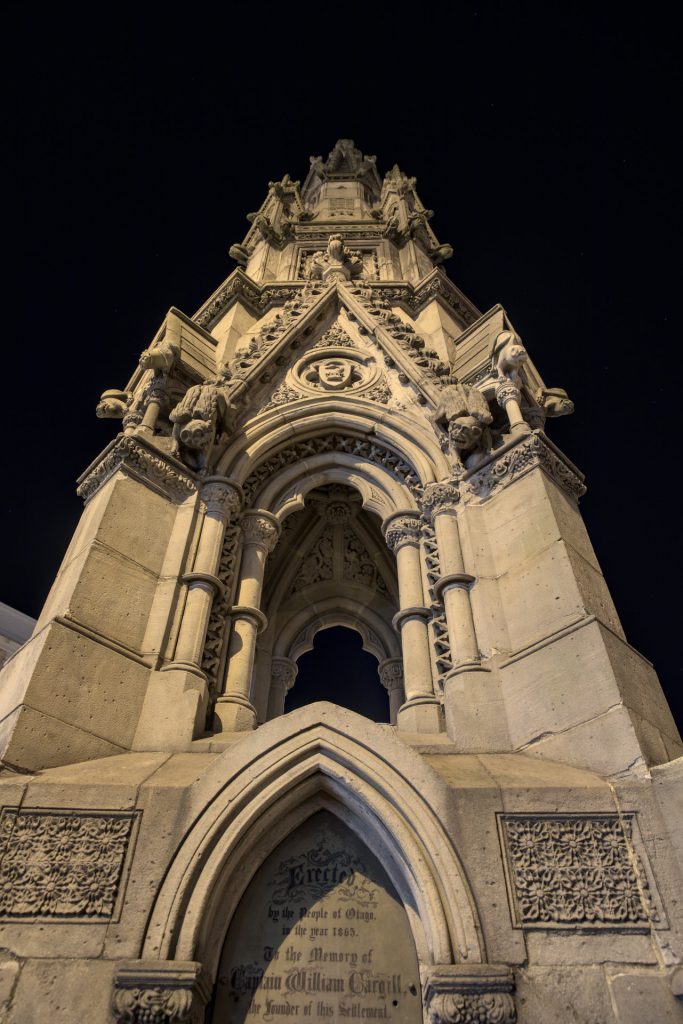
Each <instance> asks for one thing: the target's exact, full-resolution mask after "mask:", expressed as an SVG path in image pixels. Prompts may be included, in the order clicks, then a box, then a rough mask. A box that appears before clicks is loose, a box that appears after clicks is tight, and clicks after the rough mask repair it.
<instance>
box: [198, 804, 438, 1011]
mask: <svg viewBox="0 0 683 1024" xmlns="http://www.w3.org/2000/svg"><path fill="white" fill-rule="evenodd" d="M408 909H409V910H410V912H411V913H414V912H415V907H414V906H412V905H411V906H409V908H408ZM387 934H390V935H391V936H392V942H391V943H390V944H387V943H386V942H384V941H382V939H383V936H386V935H387ZM361 1006H363V1007H365V1011H364V1013H363V1016H371V1017H377V1018H380V1019H383V1020H391V1021H401V1022H406V1024H408V1022H411V1024H412V1022H414V1024H418V1022H419V1021H420V1020H421V1017H422V1006H421V999H420V974H419V965H418V957H417V950H416V946H415V942H414V939H413V935H412V930H411V926H410V922H409V918H408V913H407V910H406V907H405V906H404V904H403V902H402V899H401V897H400V896H399V894H398V892H397V891H396V888H395V887H394V885H393V883H392V882H391V879H390V878H389V875H388V874H387V872H386V870H385V868H384V866H383V865H382V863H381V862H380V860H379V859H378V857H377V856H376V855H375V854H374V853H373V852H372V851H371V850H370V848H369V847H368V846H367V845H366V843H365V842H364V841H363V839H361V838H360V837H359V836H358V835H357V834H356V833H355V832H353V831H352V830H351V829H350V828H349V826H348V825H347V824H346V823H345V822H344V821H343V820H342V819H341V818H339V817H338V816H337V815H335V814H332V813H330V811H329V810H327V809H319V810H317V811H315V812H314V813H313V814H312V815H311V816H310V817H308V818H307V819H306V820H305V821H303V822H302V823H300V824H299V825H298V826H297V827H296V828H295V829H293V830H292V831H291V832H290V833H289V835H287V836H286V837H285V838H284V839H283V840H282V841H281V843H280V844H279V845H278V846H277V847H276V848H275V849H274V850H273V851H272V852H271V853H270V855H269V856H268V857H267V858H266V859H265V860H264V861H263V862H262V864H261V865H260V867H259V869H258V870H257V872H256V873H255V874H254V876H253V878H252V879H251V881H250V883H249V885H248V886H247V888H246V890H245V892H244V894H243V896H242V898H241V900H240V903H239V905H238V906H237V909H236V911H235V913H234V915H233V918H232V920H231V923H230V926H229V928H228V931H227V935H226V938H225V942H224V944H223V950H222V953H221V958H220V964H219V967H218V971H217V977H216V986H215V990H214V999H213V1006H212V1008H211V1011H212V1012H210V1013H209V1020H210V1021H211V1022H212V1024H223V1022H225V1021H228V1020H229V1021H231V1022H234V1024H243V1022H246V1021H248V1020H253V1019H254V1018H255V1017H256V1016H258V1017H263V1018H264V1019H266V1020H267V1019H269V1018H274V1017H280V1016H287V1017H294V1018H295V1019H297V1020H298V1019H301V1018H302V1016H303V1015H305V1014H307V1015H310V1016H311V1017H312V1019H314V1020H324V1019H326V1018H329V1019H332V1020H337V1019H339V1018H340V1017H353V1016H360V1013H359V1009H360V1007H361ZM304 1007H307V1009H304ZM368 1008H372V1012H370V1010H369V1009H368Z"/></svg>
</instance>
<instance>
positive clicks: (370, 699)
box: [285, 626, 390, 723]
mask: <svg viewBox="0 0 683 1024" xmlns="http://www.w3.org/2000/svg"><path fill="white" fill-rule="evenodd" d="M297 664H298V669H299V670H298V673H297V676H296V682H295V684H294V686H293V687H292V689H291V690H290V691H289V692H288V694H287V696H286V698H285V714H287V713H288V712H289V711H295V710H296V709H297V708H301V707H305V705H306V704H312V703H313V702H314V701H319V700H326V701H330V703H332V704H338V705H339V706H340V707H344V708H348V710H349V711H356V712H357V713H358V714H359V715H363V716H364V717H365V718H369V719H371V720H372V721H373V722H387V723H388V722H389V720H390V719H389V697H388V694H387V691H386V690H385V689H384V687H383V686H382V684H381V682H380V678H379V671H378V669H379V664H378V661H377V658H376V657H374V656H373V655H372V654H370V653H368V652H367V651H366V650H365V649H364V644H363V638H362V636H361V634H360V633H359V632H357V631H356V630H354V629H349V628H347V627H345V626H332V627H329V628H327V629H324V630H320V631H319V632H317V633H316V635H315V637H314V639H313V649H312V650H310V651H307V652H306V653H305V654H302V655H301V656H300V657H299V658H298V662H297Z"/></svg>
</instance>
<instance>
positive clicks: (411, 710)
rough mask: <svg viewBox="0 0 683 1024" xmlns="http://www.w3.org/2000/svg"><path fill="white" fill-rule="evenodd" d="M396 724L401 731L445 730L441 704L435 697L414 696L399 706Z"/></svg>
mask: <svg viewBox="0 0 683 1024" xmlns="http://www.w3.org/2000/svg"><path fill="white" fill-rule="evenodd" d="M396 725H397V727H398V728H399V729H400V730H401V732H443V731H444V721H443V713H442V711H441V705H440V704H439V702H438V700H437V699H436V698H435V697H414V698H413V699H412V700H407V701H406V702H405V704H404V705H403V706H402V707H401V708H399V711H398V714H397V716H396Z"/></svg>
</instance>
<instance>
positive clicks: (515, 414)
mask: <svg viewBox="0 0 683 1024" xmlns="http://www.w3.org/2000/svg"><path fill="white" fill-rule="evenodd" d="M520 400H521V395H520V391H519V388H518V387H517V385H516V384H515V382H514V381H512V380H507V379H505V380H501V381H500V382H499V383H498V385H497V387H496V401H497V402H498V405H499V406H500V407H501V408H502V409H505V412H506V413H507V418H508V421H509V423H510V433H511V434H529V433H531V427H530V426H529V424H528V423H527V422H526V420H525V419H524V417H523V416H522V409H521V406H520Z"/></svg>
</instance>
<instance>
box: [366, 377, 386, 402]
mask: <svg viewBox="0 0 683 1024" xmlns="http://www.w3.org/2000/svg"><path fill="white" fill-rule="evenodd" d="M363 398H367V400H368V401H369V402H378V403H379V404H380V405H386V404H387V403H388V402H390V401H391V398H392V392H391V388H390V387H389V385H388V384H387V380H386V377H380V379H379V382H378V383H377V384H375V386H374V388H371V389H370V390H369V391H368V392H366V394H364V395H363Z"/></svg>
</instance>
